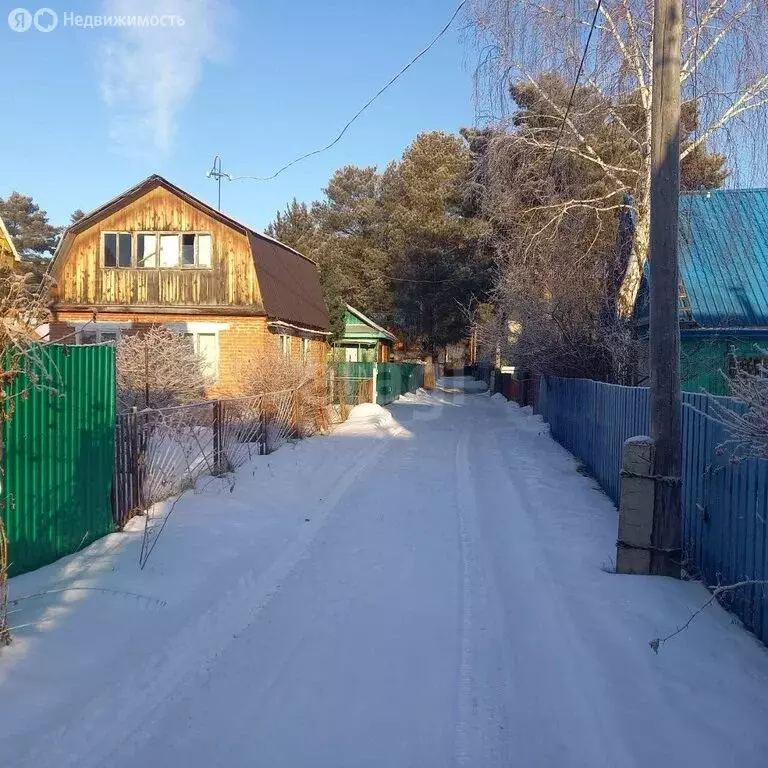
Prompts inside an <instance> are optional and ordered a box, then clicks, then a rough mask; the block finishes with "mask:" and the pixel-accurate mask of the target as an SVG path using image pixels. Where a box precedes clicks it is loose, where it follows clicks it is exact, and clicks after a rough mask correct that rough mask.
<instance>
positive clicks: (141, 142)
mask: <svg viewBox="0 0 768 768" xmlns="http://www.w3.org/2000/svg"><path fill="white" fill-rule="evenodd" d="M23 1H24V0H15V2H13V3H10V4H7V7H6V8H5V10H4V11H3V14H2V19H5V18H6V17H7V15H8V13H9V11H10V10H11V9H13V8H16V7H17V5H18V4H19V2H23ZM46 5H47V6H49V7H50V8H52V9H53V10H54V11H55V12H56V13H57V14H58V15H59V24H58V26H57V28H56V29H54V30H53V31H51V32H49V33H42V32H40V31H38V30H36V29H35V28H34V27H32V28H31V29H29V30H28V31H25V32H13V31H11V29H10V28H9V26H8V25H7V24H6V23H5V21H1V22H0V24H1V27H0V30H1V31H0V67H2V71H3V72H5V73H6V82H5V87H6V93H5V109H4V110H3V113H4V119H3V120H2V121H0V146H2V148H3V151H2V157H3V162H2V169H3V172H2V174H0V195H2V196H6V195H7V194H8V193H9V192H10V191H11V190H13V189H16V190H18V191H19V192H22V193H24V194H29V195H32V196H33V197H34V198H35V200H36V201H37V202H38V204H39V205H40V206H41V207H43V208H45V209H46V210H47V211H48V213H49V215H50V218H51V221H52V222H53V223H55V224H63V223H66V222H67V221H68V219H69V214H70V213H71V212H72V211H73V210H74V209H75V208H83V209H84V210H86V211H88V210H90V209H92V208H94V207H96V206H98V205H100V204H101V203H103V202H105V201H106V200H107V199H109V198H111V197H113V196H115V195H116V194H118V193H120V192H122V191H123V190H124V189H126V188H128V187H130V186H132V185H133V184H135V183H136V182H138V181H140V180H141V179H143V178H144V177H146V176H148V175H149V174H150V173H155V172H156V173H160V174H162V175H164V176H167V177H168V178H169V179H170V180H171V181H173V182H174V183H176V184H178V185H179V186H181V187H184V188H185V189H187V190H188V191H190V192H191V193H192V194H194V195H197V196H199V197H201V198H203V199H204V200H206V201H208V202H211V203H213V204H215V200H216V187H215V184H214V182H213V181H210V180H208V179H206V177H205V173H206V171H207V170H208V169H209V168H210V166H211V162H212V159H213V156H214V155H215V154H217V153H218V154H220V155H221V156H222V157H223V162H224V170H225V171H229V172H231V173H233V174H236V175H246V174H248V175H269V174H270V173H273V172H274V171H275V170H277V168H278V167H280V166H281V165H283V164H284V163H285V162H288V161H289V160H291V159H293V158H294V157H295V156H297V155H299V154H302V153H303V152H306V151H309V150H311V149H314V148H316V147H318V146H321V145H324V144H325V143H327V142H328V141H329V140H330V139H331V138H332V137H333V136H334V135H335V134H336V133H337V132H338V131H339V130H340V128H341V127H342V126H343V124H344V123H345V122H346V120H347V119H348V118H349V117H350V116H351V115H352V114H354V112H355V111H356V110H357V109H358V108H359V107H360V106H361V105H362V104H363V103H364V102H365V101H366V100H367V99H368V98H369V97H370V96H372V95H373V93H375V92H376V91H377V90H378V89H379V88H380V87H381V86H382V85H383V84H384V83H385V82H386V81H387V80H388V79H389V78H390V77H391V76H392V75H393V74H394V73H395V72H396V71H397V70H398V69H399V68H400V67H401V66H402V65H404V64H405V63H406V62H407V61H408V59H409V58H411V56H413V55H414V54H415V53H417V52H418V51H419V50H420V49H421V48H422V47H423V46H424V45H425V44H426V43H427V42H428V41H429V40H430V39H431V38H432V37H433V36H434V35H435V34H436V32H437V31H438V29H440V28H441V27H442V26H443V24H444V23H445V22H446V21H447V20H448V18H449V17H450V15H451V13H452V12H453V10H454V8H455V6H456V3H455V2H454V0H388V2H386V3H384V2H378V1H377V0H335V1H333V0H332V1H331V2H317V1H316V0H292V2H290V3H286V2H279V1H278V0H254V1H253V2H245V1H244V0H240V2H236V1H235V0H218V1H216V2H214V1H213V0H101V1H98V2H97V1H95V0H71V2H70V1H69V0H68V1H67V2H65V3H61V2H58V0H47V2H46ZM26 7H27V8H29V10H31V11H33V12H34V11H35V10H36V9H37V7H38V6H37V5H30V4H29V2H27V3H26ZM65 12H73V13H75V14H76V15H82V16H86V15H87V14H117V15H119V14H128V15H130V14H141V13H145V14H163V13H165V14H174V15H178V16H183V17H184V18H185V19H186V24H185V25H184V26H183V27H177V26H174V27H166V28H165V29H162V30H161V29H159V28H158V29H137V28H133V29H115V28H112V29H105V28H102V29H96V28H94V29H83V28H77V27H73V26H64V22H63V17H64V14H65ZM461 27H462V20H461V17H459V18H458V19H457V20H456V22H455V27H454V28H452V29H451V30H450V31H449V33H448V34H447V35H446V36H445V37H443V39H442V40H441V41H440V42H439V43H438V44H437V45H436V46H435V47H434V48H433V49H432V50H431V51H430V52H429V53H428V54H427V56H425V57H424V58H422V59H421V60H420V61H419V62H418V63H417V64H416V65H415V66H414V67H413V68H412V69H411V70H410V71H409V72H408V73H406V75H405V76H404V77H403V78H402V79H401V80H399V81H398V82H397V83H396V84H395V85H394V86H393V87H392V88H390V90H389V91H387V92H386V93H385V94H384V95H383V96H382V97H381V98H380V100H379V101H377V102H376V103H375V104H374V105H373V107H371V108H370V109H369V111H368V112H366V113H365V114H364V115H363V117H362V118H361V119H359V120H358V122H356V123H355V124H354V126H353V127H352V128H351V129H350V130H349V132H348V133H347V134H346V136H345V137H344V138H343V139H342V141H341V142H340V143H339V144H338V145H337V146H336V147H334V148H333V149H332V150H331V151H329V152H327V153H325V154H323V155H320V156H318V157H314V158H311V159H309V160H307V161H305V162H303V163H301V164H299V165H297V166H295V167H294V168H292V169H290V170H289V171H287V172H285V173H284V174H283V175H282V176H280V177H279V178H278V179H275V180H273V181H269V182H250V181H239V182H232V183H228V182H223V189H222V197H223V203H222V208H223V209H224V210H225V211H227V212H229V213H231V214H233V215H234V216H236V217H238V218H240V219H242V220H244V221H246V222H248V223H249V224H251V225H253V226H256V227H259V228H262V227H263V226H264V225H266V224H267V223H268V222H269V221H270V219H271V218H272V217H273V215H274V213H275V211H276V210H277V209H278V208H282V207H283V205H284V204H285V203H286V202H288V201H289V200H290V199H291V198H292V197H294V196H295V197H297V198H298V199H299V200H307V201H310V200H313V199H316V198H317V197H319V196H320V195H321V190H322V187H323V186H324V185H325V183H326V181H327V180H328V178H329V176H330V174H331V173H332V172H333V171H334V170H335V169H336V168H338V167H339V166H342V165H344V164H346V163H354V164H359V165H378V166H380V167H383V166H384V165H385V164H386V163H387V162H388V161H389V160H392V159H395V158H397V157H399V156H400V155H401V153H402V151H403V149H404V148H405V147H406V146H407V145H408V144H409V143H410V141H411V140H412V139H413V138H414V136H415V135H416V134H417V133H418V132H419V131H425V130H430V129H441V130H445V131H456V130H458V128H460V127H461V126H463V125H468V124H471V123H472V121H473V116H474V109H473V101H472V77H471V69H472V52H471V50H470V49H468V48H467V47H466V46H465V45H464V43H463V42H462V39H461V34H462V33H461Z"/></svg>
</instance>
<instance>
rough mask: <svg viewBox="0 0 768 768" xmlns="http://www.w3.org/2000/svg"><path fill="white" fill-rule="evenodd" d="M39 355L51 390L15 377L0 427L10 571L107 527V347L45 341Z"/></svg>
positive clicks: (110, 371) (111, 401) (34, 564)
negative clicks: (10, 410)
mask: <svg viewBox="0 0 768 768" xmlns="http://www.w3.org/2000/svg"><path fill="white" fill-rule="evenodd" d="M41 357H42V358H43V359H44V360H45V363H44V364H45V366H46V368H47V370H48V372H49V373H51V375H52V377H53V381H52V386H53V387H54V388H55V393H51V392H50V391H49V390H44V389H39V388H36V387H35V386H34V385H33V382H31V381H30V377H29V376H19V377H17V378H16V379H15V380H14V381H13V382H12V384H11V385H10V386H9V390H8V394H9V395H10V396H11V399H10V400H9V402H12V407H13V414H12V418H11V420H10V421H7V422H5V424H4V427H3V443H4V450H3V457H2V473H3V474H2V478H1V480H0V482H2V489H1V490H0V502H2V513H3V515H4V517H5V523H6V528H7V533H8V550H9V560H10V568H9V574H10V575H12V576H14V575H18V574H19V573H24V572H25V571H29V570H32V569H34V568H39V567H40V566H42V565H45V564H46V563H50V562H52V561H54V560H56V559H58V558H60V557H63V556H64V555H67V554H70V553H72V552H76V551H77V550H79V549H81V548H82V547H84V546H85V545H87V544H89V543H90V542H92V541H94V540H95V539H97V538H99V537H101V536H104V535H105V534H107V533H109V532H110V531H111V530H112V507H111V499H110V494H111V489H112V469H113V462H114V444H115V351H114V349H113V348H112V347H108V346H85V347H76V346H47V347H45V348H44V350H42V351H41Z"/></svg>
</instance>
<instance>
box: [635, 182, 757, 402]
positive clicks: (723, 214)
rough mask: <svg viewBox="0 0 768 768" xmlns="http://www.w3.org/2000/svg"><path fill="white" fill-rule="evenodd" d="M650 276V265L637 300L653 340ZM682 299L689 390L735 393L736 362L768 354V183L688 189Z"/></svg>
mask: <svg viewBox="0 0 768 768" xmlns="http://www.w3.org/2000/svg"><path fill="white" fill-rule="evenodd" d="M648 281H649V272H648V270H647V269H646V274H645V276H644V278H643V281H642V284H641V287H640V292H639V294H638V299H637V302H636V316H637V324H638V330H639V333H640V337H641V339H646V340H647V336H648V314H649V313H648V309H649V307H648V296H649V282H648ZM679 302H680V303H679V311H680V376H681V381H682V387H683V390H684V391H688V392H700V391H702V390H705V391H707V392H709V393H711V394H715V395H721V394H727V393H728V378H727V377H728V375H729V373H732V372H733V371H734V370H735V367H736V366H739V367H742V368H747V369H750V370H753V371H754V370H757V368H758V366H759V364H760V363H761V362H764V361H766V359H768V352H766V350H768V190H765V189H728V190H725V189H724V190H712V191H704V192H687V193H684V194H682V195H681V196H680V298H679ZM643 362H645V363H646V364H647V356H646V355H643ZM641 383H643V382H641Z"/></svg>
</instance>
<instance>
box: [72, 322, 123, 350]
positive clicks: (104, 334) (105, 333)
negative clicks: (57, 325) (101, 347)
mask: <svg viewBox="0 0 768 768" xmlns="http://www.w3.org/2000/svg"><path fill="white" fill-rule="evenodd" d="M75 338H76V341H77V343H78V344H81V345H89V344H115V343H116V342H117V341H118V340H119V339H120V329H119V328H116V327H115V326H113V325H111V326H108V327H107V328H99V326H98V325H96V326H94V325H87V326H85V327H83V328H82V330H79V331H76V333H75Z"/></svg>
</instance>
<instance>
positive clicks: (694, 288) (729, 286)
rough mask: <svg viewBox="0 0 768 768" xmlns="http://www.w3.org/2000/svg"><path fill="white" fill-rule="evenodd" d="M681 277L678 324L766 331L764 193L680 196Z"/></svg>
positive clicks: (767, 219) (767, 199)
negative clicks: (681, 291)
mask: <svg viewBox="0 0 768 768" xmlns="http://www.w3.org/2000/svg"><path fill="white" fill-rule="evenodd" d="M680 276H681V278H682V288H683V289H684V291H685V296H687V302H686V300H685V298H684V299H683V300H682V302H681V318H680V319H681V320H683V321H685V320H688V322H690V321H691V320H692V321H693V324H694V325H698V326H700V327H704V328H734V327H738V328H750V327H752V328H754V327H756V326H768V189H729V190H715V191H710V192H689V193H684V194H682V195H681V196H680ZM686 304H687V306H686Z"/></svg>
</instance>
